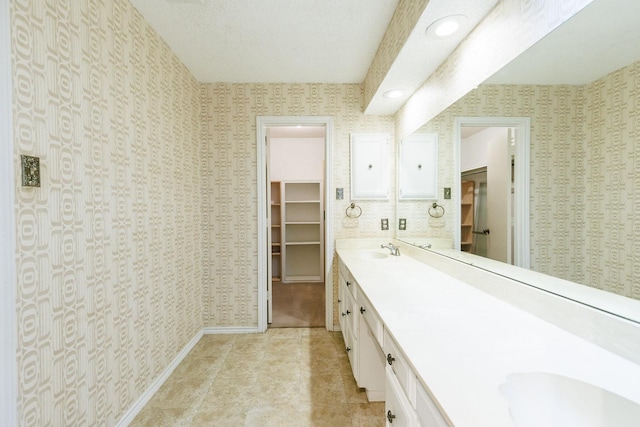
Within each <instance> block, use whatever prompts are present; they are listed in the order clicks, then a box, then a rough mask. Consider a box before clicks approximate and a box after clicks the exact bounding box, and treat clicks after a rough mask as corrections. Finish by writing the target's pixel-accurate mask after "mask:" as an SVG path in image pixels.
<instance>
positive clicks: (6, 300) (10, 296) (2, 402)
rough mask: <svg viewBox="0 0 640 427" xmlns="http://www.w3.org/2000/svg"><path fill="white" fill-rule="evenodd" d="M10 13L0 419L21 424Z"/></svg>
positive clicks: (0, 255)
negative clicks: (19, 419) (17, 356)
mask: <svg viewBox="0 0 640 427" xmlns="http://www.w3.org/2000/svg"><path fill="white" fill-rule="evenodd" d="M11 90H12V89H11V16H10V8H9V0H0V242H2V243H1V244H0V342H1V343H2V345H0V370H1V371H0V378H2V387H0V420H2V424H3V425H7V426H15V425H18V379H17V377H18V363H17V360H16V354H17V351H18V350H17V349H18V345H17V320H16V308H17V307H16V304H17V300H16V298H17V296H16V295H17V293H16V285H17V282H16V258H15V256H16V255H15V254H16V225H15V224H16V223H15V213H14V206H15V195H14V191H15V183H14V168H13V129H12V126H13V104H12V98H11Z"/></svg>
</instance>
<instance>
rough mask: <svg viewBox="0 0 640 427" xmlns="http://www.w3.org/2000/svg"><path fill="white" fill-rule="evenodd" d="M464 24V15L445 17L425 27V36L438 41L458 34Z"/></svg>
mask: <svg viewBox="0 0 640 427" xmlns="http://www.w3.org/2000/svg"><path fill="white" fill-rule="evenodd" d="M466 22H467V17H466V16H464V15H449V16H445V17H444V18H440V19H438V20H437V21H434V22H433V23H432V24H431V25H429V26H428V27H427V35H428V36H431V37H434V38H438V39H442V38H445V37H449V36H452V35H454V34H456V33H457V32H459V31H460V29H461V28H462V27H463V26H464V24H465V23H466Z"/></svg>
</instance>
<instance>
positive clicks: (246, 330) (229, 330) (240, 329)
mask: <svg viewBox="0 0 640 427" xmlns="http://www.w3.org/2000/svg"><path fill="white" fill-rule="evenodd" d="M258 332H260V331H258V328H255V327H245V326H213V327H208V328H204V329H203V330H202V333H203V334H204V335H212V334H220V335H221V334H257V333H258Z"/></svg>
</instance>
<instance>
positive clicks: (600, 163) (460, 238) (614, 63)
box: [397, 0, 640, 321]
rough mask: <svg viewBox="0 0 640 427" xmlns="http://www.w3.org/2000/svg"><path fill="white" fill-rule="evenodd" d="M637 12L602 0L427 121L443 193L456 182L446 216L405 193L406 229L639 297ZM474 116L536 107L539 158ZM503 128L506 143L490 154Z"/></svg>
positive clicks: (626, 2)
mask: <svg viewBox="0 0 640 427" xmlns="http://www.w3.org/2000/svg"><path fill="white" fill-rule="evenodd" d="M637 16H640V2H637V1H635V0H613V1H612V0H596V1H594V2H593V3H592V4H591V5H589V6H587V7H586V8H585V9H584V10H583V11H581V12H580V13H578V14H577V15H576V16H575V17H573V18H572V19H571V20H569V21H568V22H567V23H565V24H564V25H562V26H561V27H560V28H558V29H557V30H556V31H554V32H553V33H552V34H550V35H549V36H547V37H546V38H545V39H543V40H541V41H540V42H539V43H538V44H536V45H535V46H533V47H532V48H530V49H529V50H528V51H527V52H525V53H524V54H523V55H522V56H520V57H519V58H517V59H516V60H515V61H513V63H511V64H509V65H507V66H506V67H505V68H504V69H503V70H501V71H499V72H498V73H496V74H495V75H494V76H493V77H491V78H490V79H489V80H487V81H486V82H485V83H484V84H482V85H480V86H479V87H478V88H477V89H475V90H473V91H471V92H470V93H468V94H467V95H466V96H464V97H463V98H461V99H460V100H459V101H457V102H456V103H455V104H453V105H452V106H450V107H449V108H448V109H447V110H445V111H443V112H442V113H441V114H440V115H439V116H437V117H436V118H434V119H433V120H431V121H430V122H429V123H427V124H425V125H424V126H423V127H422V128H421V129H420V130H419V131H418V132H420V133H428V132H434V133H437V134H438V138H439V159H438V164H439V166H440V167H439V177H438V181H439V183H440V184H439V193H440V194H439V197H442V192H443V188H444V187H448V186H449V185H450V186H451V187H452V198H451V199H450V200H443V199H442V198H440V199H439V203H441V204H442V205H443V206H444V207H445V209H446V210H447V215H445V216H444V217H443V218H440V219H433V218H430V217H429V216H428V215H427V208H428V206H427V205H428V203H421V202H412V203H410V202H403V201H398V204H397V206H398V215H397V216H398V217H399V218H407V219H408V224H411V225H413V227H408V229H407V231H405V232H398V233H397V237H398V238H399V239H401V240H404V241H406V242H408V243H423V242H424V241H425V238H444V239H449V241H450V246H449V247H454V248H455V249H456V250H461V251H466V252H470V253H475V254H477V255H480V256H487V257H489V258H493V259H496V260H499V261H502V262H507V263H512V264H515V265H520V266H525V267H528V268H531V269H532V270H535V271H537V272H541V273H545V274H548V275H551V276H554V277H557V278H561V279H565V280H569V281H572V282H576V283H581V284H585V285H588V286H591V287H594V288H598V289H603V290H606V291H608V292H612V293H615V294H618V295H622V296H625V297H630V298H635V299H640V216H639V215H640V157H638V153H640V127H639V123H640V110H639V108H640V103H639V102H638V99H640V98H639V97H640V92H639V91H640V26H638V25H637V22H635V17H637ZM464 117H475V118H488V119H489V121H490V119H491V118H508V117H526V118H530V129H529V131H530V141H529V143H530V148H529V150H528V154H529V156H530V158H529V159H527V161H526V163H519V159H518V156H519V154H518V152H517V150H516V149H515V148H514V147H516V146H517V144H518V141H517V139H518V130H517V129H513V128H510V127H508V126H499V127H495V126H492V125H490V124H488V125H478V124H465V123H464V122H461V121H460V120H459V119H460V118H464ZM498 139H499V140H500V141H501V142H500V144H498V145H500V149H501V151H500V153H499V154H491V153H492V150H490V149H489V148H490V147H489V146H490V145H491V144H492V142H491V141H495V140H498ZM479 141H480V142H479ZM458 144H459V145H458ZM476 144H478V145H476ZM494 145H495V144H494ZM456 146H458V147H459V152H455V150H454V147H456ZM454 152H455V153H454ZM493 155H497V156H498V157H499V158H500V161H499V162H498V166H497V167H498V169H497V170H496V172H495V174H494V175H496V176H499V182H498V183H497V184H496V183H495V182H496V181H495V179H493V180H492V178H491V177H490V175H491V165H490V164H491V159H490V157H491V156H493ZM520 161H521V162H522V159H520ZM519 165H520V168H519ZM525 167H529V168H530V175H529V178H528V179H527V180H526V183H524V184H523V186H524V187H523V188H524V189H525V191H528V195H527V198H526V199H527V200H528V202H529V204H530V205H529V209H528V214H526V215H524V216H525V219H527V218H528V219H529V222H530V223H529V229H528V231H527V232H526V233H525V235H526V236H528V238H529V239H530V242H529V244H528V245H527V248H526V249H525V250H524V251H525V252H526V256H527V257H528V258H529V259H528V260H524V261H523V259H524V258H522V259H520V260H519V259H518V255H517V254H518V244H519V243H518V240H519V238H520V239H521V238H522V236H520V235H519V232H518V230H517V228H518V227H519V226H521V222H522V221H523V219H522V215H523V213H522V212H520V216H519V214H518V212H517V210H518V207H519V204H518V202H517V200H516V199H517V193H518V188H519V187H518V182H517V181H518V178H517V177H518V173H520V172H521V171H519V169H522V168H525ZM527 184H528V185H527ZM495 212H498V213H495ZM519 236H520V237H519ZM445 252H446V251H445ZM525 258H526V257H525ZM527 263H528V265H527ZM637 320H639V321H640V314H639V315H638V319H637Z"/></svg>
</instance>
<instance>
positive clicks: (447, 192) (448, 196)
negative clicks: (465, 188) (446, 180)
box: [444, 187, 451, 200]
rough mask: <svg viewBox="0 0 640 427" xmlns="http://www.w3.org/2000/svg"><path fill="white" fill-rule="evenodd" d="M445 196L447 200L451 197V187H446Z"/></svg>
mask: <svg viewBox="0 0 640 427" xmlns="http://www.w3.org/2000/svg"><path fill="white" fill-rule="evenodd" d="M444 198H445V200H448V199H450V198H451V187H444Z"/></svg>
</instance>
